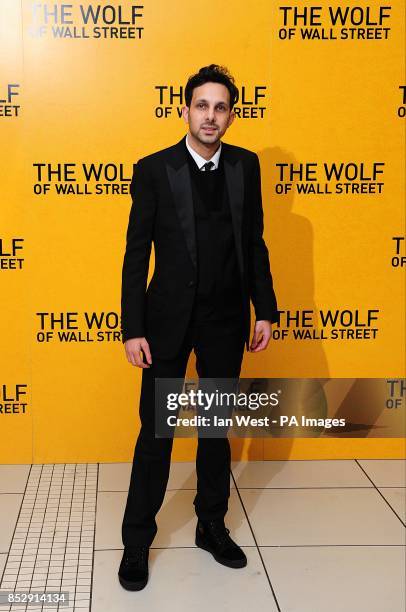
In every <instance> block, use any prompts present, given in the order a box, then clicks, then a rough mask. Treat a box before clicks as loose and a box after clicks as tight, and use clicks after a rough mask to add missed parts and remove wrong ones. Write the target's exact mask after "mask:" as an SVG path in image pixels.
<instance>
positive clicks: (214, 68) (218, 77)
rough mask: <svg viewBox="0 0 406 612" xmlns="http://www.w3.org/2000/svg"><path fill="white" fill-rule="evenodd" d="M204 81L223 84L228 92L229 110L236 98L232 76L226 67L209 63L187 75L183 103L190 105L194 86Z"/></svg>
mask: <svg viewBox="0 0 406 612" xmlns="http://www.w3.org/2000/svg"><path fill="white" fill-rule="evenodd" d="M204 83H221V84H222V85H225V86H226V87H227V89H228V91H229V93H230V110H231V109H232V108H233V106H234V104H235V103H236V101H237V100H238V94H239V92H238V87H237V86H236V85H235V83H234V78H233V77H232V76H231V74H230V73H229V71H228V70H227V68H225V67H224V66H218V65H217V64H210V66H203V68H200V70H199V72H198V73H196V74H193V75H192V76H190V77H189V79H188V82H187V83H186V87H185V103H186V106H188V107H190V103H191V102H192V96H193V90H194V88H195V87H200V85H203V84H204Z"/></svg>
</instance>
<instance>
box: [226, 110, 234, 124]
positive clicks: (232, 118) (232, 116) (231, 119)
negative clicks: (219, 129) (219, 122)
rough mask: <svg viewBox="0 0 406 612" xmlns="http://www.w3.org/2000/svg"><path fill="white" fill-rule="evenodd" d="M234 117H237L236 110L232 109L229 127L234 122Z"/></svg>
mask: <svg viewBox="0 0 406 612" xmlns="http://www.w3.org/2000/svg"><path fill="white" fill-rule="evenodd" d="M234 119H235V112H234V111H231V113H230V116H229V118H228V126H227V127H229V126H230V125H231V124H232V122H233V121H234Z"/></svg>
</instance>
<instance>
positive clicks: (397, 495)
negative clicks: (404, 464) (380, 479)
mask: <svg viewBox="0 0 406 612" xmlns="http://www.w3.org/2000/svg"><path fill="white" fill-rule="evenodd" d="M379 491H380V492H381V493H382V495H383V496H384V497H385V499H387V500H388V502H389V504H390V505H391V506H392V508H393V509H394V510H395V512H396V513H397V514H398V516H400V518H401V519H402V521H403V522H404V523H406V489H404V488H401V487H399V488H396V487H388V488H385V487H380V488H379Z"/></svg>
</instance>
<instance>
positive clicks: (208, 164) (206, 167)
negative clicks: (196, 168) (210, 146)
mask: <svg viewBox="0 0 406 612" xmlns="http://www.w3.org/2000/svg"><path fill="white" fill-rule="evenodd" d="M212 166H214V162H212V161H208V162H206V163H205V164H203V166H202V170H203V171H205V170H206V171H207V170H210V168H211V167H212Z"/></svg>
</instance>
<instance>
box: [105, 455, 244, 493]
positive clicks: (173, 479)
mask: <svg viewBox="0 0 406 612" xmlns="http://www.w3.org/2000/svg"><path fill="white" fill-rule="evenodd" d="M131 467H132V464H131V463H100V465H99V484H98V490H99V491H125V492H128V487H129V486H130V476H131ZM230 488H234V481H233V479H232V478H230ZM172 489H196V463H195V462H194V461H177V462H172V463H171V468H170V472H169V479H168V487H167V491H171V490H172Z"/></svg>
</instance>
